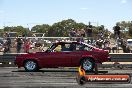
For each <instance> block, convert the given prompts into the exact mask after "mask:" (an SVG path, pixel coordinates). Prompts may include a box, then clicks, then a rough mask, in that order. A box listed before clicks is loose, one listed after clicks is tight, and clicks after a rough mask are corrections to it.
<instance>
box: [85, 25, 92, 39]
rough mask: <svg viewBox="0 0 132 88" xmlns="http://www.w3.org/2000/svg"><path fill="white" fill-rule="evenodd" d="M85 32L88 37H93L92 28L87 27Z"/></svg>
mask: <svg viewBox="0 0 132 88" xmlns="http://www.w3.org/2000/svg"><path fill="white" fill-rule="evenodd" d="M85 31H86V34H87V37H92V26H87V27H86V30H85Z"/></svg>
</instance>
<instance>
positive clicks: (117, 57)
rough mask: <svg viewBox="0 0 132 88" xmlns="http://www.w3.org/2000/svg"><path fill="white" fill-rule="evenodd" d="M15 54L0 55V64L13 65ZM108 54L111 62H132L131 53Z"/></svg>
mask: <svg viewBox="0 0 132 88" xmlns="http://www.w3.org/2000/svg"><path fill="white" fill-rule="evenodd" d="M20 54H23V53H20ZM17 55H19V54H17V53H11V54H3V55H0V66H6V67H8V66H9V67H10V66H15V65H14V60H15V57H16V56H17ZM110 56H111V57H112V58H111V62H132V53H110ZM105 65H107V66H112V65H113V64H112V63H110V64H109V63H107V64H105V63H104V64H103V66H104V67H105ZM125 65H127V64H125ZM129 65H131V66H132V64H129Z"/></svg>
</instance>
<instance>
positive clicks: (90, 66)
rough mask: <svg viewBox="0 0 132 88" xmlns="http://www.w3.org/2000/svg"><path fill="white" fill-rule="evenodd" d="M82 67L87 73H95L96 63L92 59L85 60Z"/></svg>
mask: <svg viewBox="0 0 132 88" xmlns="http://www.w3.org/2000/svg"><path fill="white" fill-rule="evenodd" d="M81 67H82V69H84V70H85V71H93V70H94V68H95V62H94V61H93V60H92V59H91V58H85V59H83V60H82V61H81Z"/></svg>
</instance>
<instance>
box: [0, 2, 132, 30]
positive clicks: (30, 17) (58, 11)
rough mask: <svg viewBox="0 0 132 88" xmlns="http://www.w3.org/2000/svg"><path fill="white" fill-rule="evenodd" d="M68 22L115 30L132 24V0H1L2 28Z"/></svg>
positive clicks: (0, 19) (0, 20)
mask: <svg viewBox="0 0 132 88" xmlns="http://www.w3.org/2000/svg"><path fill="white" fill-rule="evenodd" d="M66 19H73V20H75V21H76V22H82V23H85V24H88V22H89V21H90V22H91V24H92V25H95V26H97V25H98V26H100V25H104V26H105V28H108V29H109V30H112V27H113V26H114V25H115V24H116V22H120V21H132V0H0V28H3V27H4V26H18V25H22V26H24V27H29V28H31V27H32V26H34V25H37V24H49V25H52V24H53V23H56V22H59V21H62V20H66Z"/></svg>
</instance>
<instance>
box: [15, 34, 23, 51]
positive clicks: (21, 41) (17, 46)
mask: <svg viewBox="0 0 132 88" xmlns="http://www.w3.org/2000/svg"><path fill="white" fill-rule="evenodd" d="M20 37H21V36H20ZM20 37H18V38H17V39H16V49H17V53H20V51H21V47H22V44H23V40H22V39H21V38H20Z"/></svg>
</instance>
